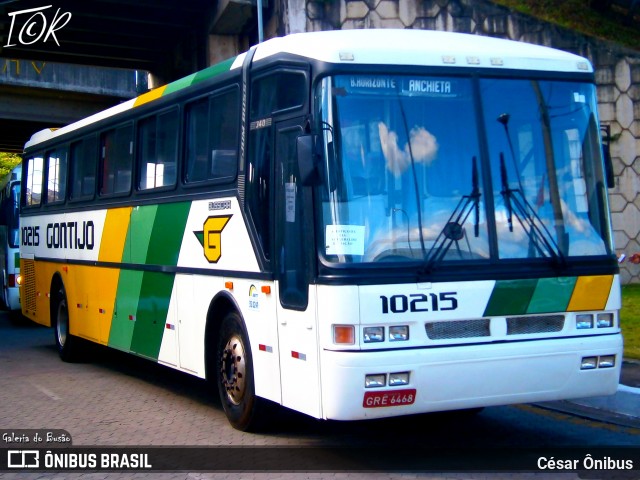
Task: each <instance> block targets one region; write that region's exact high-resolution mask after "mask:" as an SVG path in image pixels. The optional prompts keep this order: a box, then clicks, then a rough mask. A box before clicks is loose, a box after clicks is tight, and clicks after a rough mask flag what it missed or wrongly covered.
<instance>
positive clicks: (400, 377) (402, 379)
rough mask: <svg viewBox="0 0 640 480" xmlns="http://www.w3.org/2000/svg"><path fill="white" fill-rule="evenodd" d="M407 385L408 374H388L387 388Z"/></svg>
mask: <svg viewBox="0 0 640 480" xmlns="http://www.w3.org/2000/svg"><path fill="white" fill-rule="evenodd" d="M398 385H409V372H397V373H390V374H389V386H390V387H397V386H398Z"/></svg>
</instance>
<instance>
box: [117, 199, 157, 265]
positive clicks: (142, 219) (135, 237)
mask: <svg viewBox="0 0 640 480" xmlns="http://www.w3.org/2000/svg"><path fill="white" fill-rule="evenodd" d="M157 210H158V205H149V206H143V207H134V209H133V210H131V221H130V222H129V231H128V232H127V240H126V242H125V244H124V253H123V259H122V261H123V262H125V263H142V264H144V263H146V260H147V251H148V250H149V240H150V239H151V231H152V230H153V224H154V221H155V218H156V211H157ZM127 255H129V257H128V259H127V258H126V256H127Z"/></svg>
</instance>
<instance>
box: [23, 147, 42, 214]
mask: <svg viewBox="0 0 640 480" xmlns="http://www.w3.org/2000/svg"><path fill="white" fill-rule="evenodd" d="M43 166H44V162H43V159H42V156H41V155H36V156H34V157H30V158H29V159H28V160H27V183H26V196H25V199H26V200H25V203H26V205H27V206H38V205H40V203H41V202H42V173H43V172H42V168H43Z"/></svg>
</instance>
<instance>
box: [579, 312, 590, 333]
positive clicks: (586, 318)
mask: <svg viewBox="0 0 640 480" xmlns="http://www.w3.org/2000/svg"><path fill="white" fill-rule="evenodd" d="M576 328H577V329H578V330H584V329H587V328H593V314H591V313H586V314H581V315H576Z"/></svg>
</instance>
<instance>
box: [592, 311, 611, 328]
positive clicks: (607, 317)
mask: <svg viewBox="0 0 640 480" xmlns="http://www.w3.org/2000/svg"><path fill="white" fill-rule="evenodd" d="M596 324H597V325H598V328H609V327H613V313H599V314H598V321H597V322H596Z"/></svg>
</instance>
